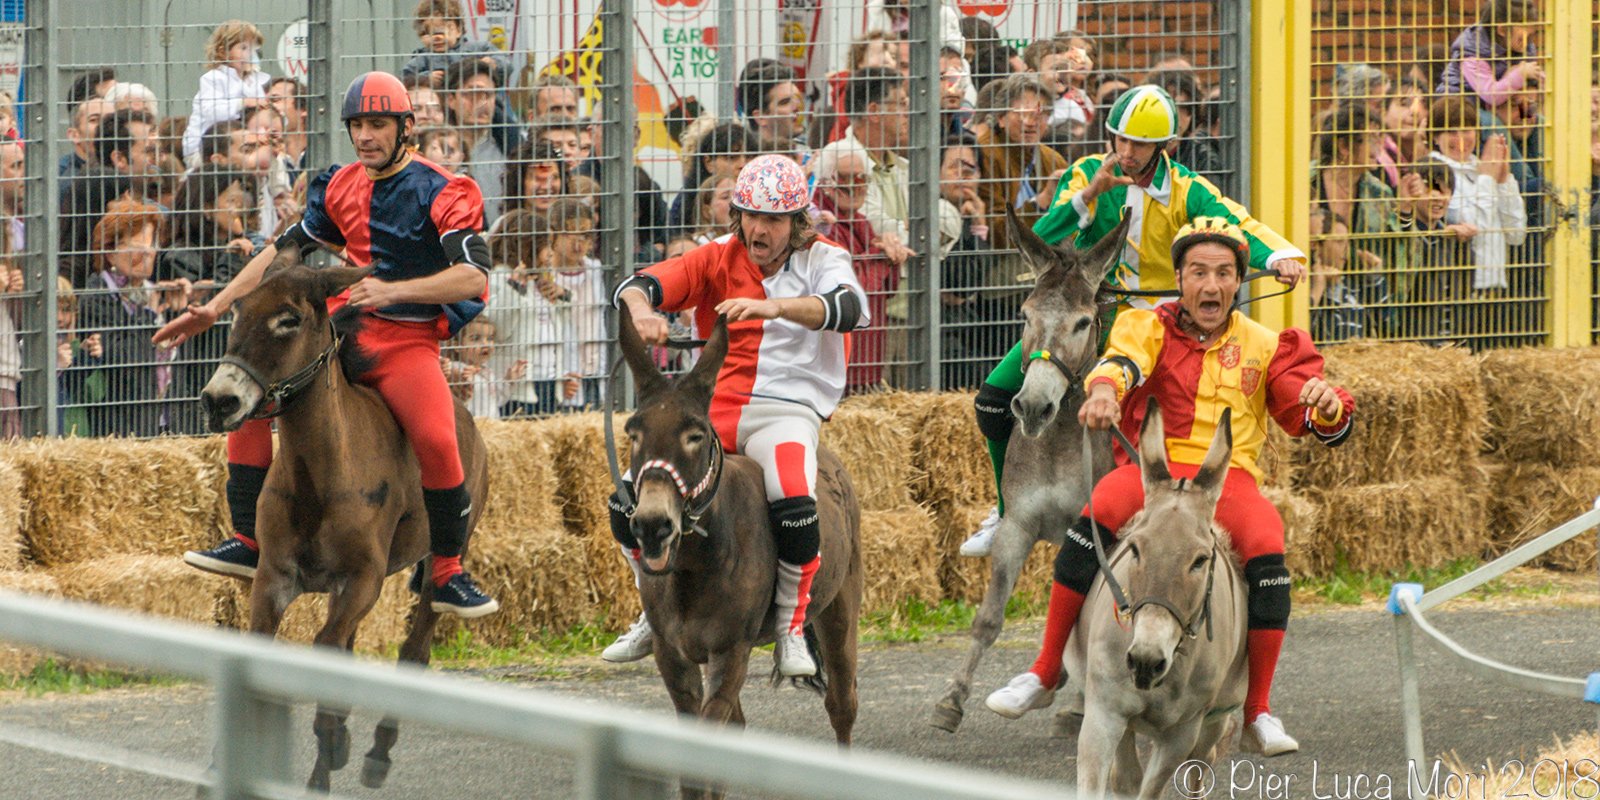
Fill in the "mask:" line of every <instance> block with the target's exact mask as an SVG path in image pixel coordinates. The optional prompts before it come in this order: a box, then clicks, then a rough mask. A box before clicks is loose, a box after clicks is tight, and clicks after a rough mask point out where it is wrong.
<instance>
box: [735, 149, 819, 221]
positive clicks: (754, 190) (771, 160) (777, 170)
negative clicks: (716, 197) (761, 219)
mask: <svg viewBox="0 0 1600 800" xmlns="http://www.w3.org/2000/svg"><path fill="white" fill-rule="evenodd" d="M810 206H811V193H810V192H808V191H807V190H806V174H805V173H804V172H802V171H801V170H800V165H799V164H797V163H795V160H794V159H792V158H789V157H788V156H780V155H764V156H760V157H758V158H756V159H754V160H752V161H751V162H750V163H748V164H746V165H744V169H742V170H739V179H738V181H736V182H735V183H734V185H733V207H734V208H737V209H739V210H740V211H752V212H755V213H757V214H789V213H793V212H796V211H804V210H806V209H807V208H809V207H810Z"/></svg>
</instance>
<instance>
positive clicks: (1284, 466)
mask: <svg viewBox="0 0 1600 800" xmlns="http://www.w3.org/2000/svg"><path fill="white" fill-rule="evenodd" d="M1304 444H1307V442H1305V441H1304V439H1303V438H1302V439H1299V440H1297V439H1295V438H1294V437H1292V436H1290V435H1289V434H1288V433H1286V432H1285V431H1284V430H1283V429H1282V428H1280V427H1278V425H1277V424H1276V423H1272V424H1269V425H1267V440H1266V442H1264V443H1262V445H1261V455H1260V457H1259V458H1257V459H1256V467H1257V468H1259V469H1260V470H1261V486H1262V488H1266V487H1269V486H1293V485H1294V477H1295V460H1296V457H1297V453H1296V448H1298V447H1299V446H1301V445H1304ZM1318 446H1320V445H1318Z"/></svg>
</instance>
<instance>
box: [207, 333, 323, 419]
mask: <svg viewBox="0 0 1600 800" xmlns="http://www.w3.org/2000/svg"><path fill="white" fill-rule="evenodd" d="M328 331H329V332H330V333H332V334H333V342H332V343H330V344H329V345H328V348H327V349H326V350H323V351H322V352H321V353H319V354H317V357H316V358H314V359H312V360H311V363H309V364H307V365H305V366H303V367H301V368H300V369H298V370H296V371H295V372H294V373H292V374H291V375H289V376H288V377H286V378H284V379H283V380H278V381H268V380H266V379H265V378H263V377H261V373H259V372H257V371H256V369H255V367H252V366H250V365H249V364H248V363H246V362H245V361H244V360H243V359H240V358H238V357H236V356H233V355H225V356H223V357H222V363H224V364H231V365H232V366H235V367H238V368H239V369H240V370H241V371H242V372H244V374H245V375H248V376H250V380H252V381H254V382H255V384H256V385H257V386H259V387H261V400H260V401H258V402H257V403H256V407H255V409H254V410H252V411H251V412H250V414H249V416H246V417H245V419H247V420H251V419H272V418H273V417H277V416H280V415H282V414H283V412H284V411H286V410H288V408H289V404H290V403H293V402H294V401H295V400H296V399H298V398H299V397H300V395H302V394H304V393H305V391H306V389H309V388H311V383H312V382H313V381H315V380H316V379H317V373H319V372H321V371H322V368H323V367H326V366H327V365H328V362H330V361H332V360H333V359H334V358H335V357H336V356H337V355H338V352H339V346H340V345H341V344H343V343H344V335H343V334H341V333H339V331H338V329H337V328H335V327H334V325H333V318H332V317H329V318H328ZM328 381H329V383H330V385H331V383H332V381H333V373H331V372H330V373H328Z"/></svg>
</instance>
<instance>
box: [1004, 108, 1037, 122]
mask: <svg viewBox="0 0 1600 800" xmlns="http://www.w3.org/2000/svg"><path fill="white" fill-rule="evenodd" d="M1010 111H1011V113H1013V114H1016V115H1017V116H1018V117H1020V118H1022V119H1044V118H1045V110H1044V109H1042V108H1013V109H1010Z"/></svg>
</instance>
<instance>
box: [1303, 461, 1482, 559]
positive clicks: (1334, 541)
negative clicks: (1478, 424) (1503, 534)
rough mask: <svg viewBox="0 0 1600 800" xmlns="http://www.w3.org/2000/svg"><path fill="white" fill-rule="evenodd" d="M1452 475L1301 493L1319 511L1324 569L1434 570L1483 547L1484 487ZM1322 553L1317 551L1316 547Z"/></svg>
mask: <svg viewBox="0 0 1600 800" xmlns="http://www.w3.org/2000/svg"><path fill="white" fill-rule="evenodd" d="M1475 484H1476V481H1470V480H1460V479H1455V478H1450V477H1443V476H1440V477H1432V478H1419V479H1417V480H1412V481H1406V482H1397V483H1379V484H1369V485H1364V486H1340V487H1335V488H1328V489H1310V490H1306V493H1307V499H1309V500H1311V502H1313V503H1315V504H1316V505H1317V507H1318V508H1319V509H1320V511H1321V518H1322V519H1321V524H1320V526H1319V527H1318V530H1319V531H1320V538H1321V539H1322V540H1325V544H1323V545H1322V547H1324V548H1326V549H1325V550H1323V551H1322V552H1323V553H1324V554H1325V555H1324V556H1322V557H1323V558H1326V559H1331V560H1330V561H1328V562H1327V565H1326V566H1329V567H1331V566H1334V565H1338V564H1341V563H1342V564H1345V565H1347V566H1348V567H1349V568H1350V569H1353V570H1357V571H1363V572H1367V571H1370V572H1384V571H1388V570H1394V569H1399V568H1401V567H1404V566H1405V565H1407V564H1413V565H1416V566H1419V567H1437V566H1441V565H1443V564H1446V563H1448V562H1450V561H1452V560H1454V559H1457V558H1460V557H1462V556H1467V555H1477V554H1478V553H1479V552H1480V551H1481V549H1482V542H1483V536H1484V533H1483V531H1484V528H1485V526H1486V525H1487V522H1488V510H1487V508H1486V502H1485V500H1484V496H1483V487H1482V486H1481V485H1475ZM1313 550H1321V548H1313Z"/></svg>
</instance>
